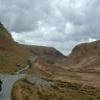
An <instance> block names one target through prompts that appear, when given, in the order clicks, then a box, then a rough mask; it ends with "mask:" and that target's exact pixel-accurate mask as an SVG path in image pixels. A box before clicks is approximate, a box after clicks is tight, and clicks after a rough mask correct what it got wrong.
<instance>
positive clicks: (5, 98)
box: [0, 75, 23, 100]
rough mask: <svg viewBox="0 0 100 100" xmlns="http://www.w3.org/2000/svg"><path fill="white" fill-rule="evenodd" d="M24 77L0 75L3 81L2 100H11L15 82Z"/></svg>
mask: <svg viewBox="0 0 100 100" xmlns="http://www.w3.org/2000/svg"><path fill="white" fill-rule="evenodd" d="M22 77H23V75H0V79H1V80H2V81H3V85H2V91H1V93H0V100H11V97H10V96H11V90H12V86H13V84H14V82H16V81H17V80H19V79H20V78H22Z"/></svg>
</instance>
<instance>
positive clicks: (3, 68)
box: [0, 23, 30, 73]
mask: <svg viewBox="0 0 100 100" xmlns="http://www.w3.org/2000/svg"><path fill="white" fill-rule="evenodd" d="M29 56H30V53H29V52H28V51H27V49H25V48H23V47H22V46H21V45H19V44H18V43H16V42H14V41H13V39H12V37H11V35H10V33H9V32H8V31H7V30H6V28H5V27H4V26H3V25H2V24H1V23H0V72H7V73H11V72H14V71H16V69H17V67H16V64H20V65H21V66H23V65H24V64H25V63H26V61H27V59H28V58H29Z"/></svg>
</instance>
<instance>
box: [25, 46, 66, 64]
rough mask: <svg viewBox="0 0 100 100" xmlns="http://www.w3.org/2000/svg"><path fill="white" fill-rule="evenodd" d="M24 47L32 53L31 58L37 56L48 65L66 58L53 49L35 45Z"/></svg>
mask: <svg viewBox="0 0 100 100" xmlns="http://www.w3.org/2000/svg"><path fill="white" fill-rule="evenodd" d="M24 47H25V48H27V49H28V50H29V51H30V52H31V53H32V55H33V56H37V57H39V58H41V59H42V60H44V61H46V62H48V63H50V64H53V63H55V62H56V61H58V60H59V59H64V58H66V56H64V55H63V54H62V53H60V52H59V51H58V50H56V49H55V48H53V47H45V46H36V45H24Z"/></svg>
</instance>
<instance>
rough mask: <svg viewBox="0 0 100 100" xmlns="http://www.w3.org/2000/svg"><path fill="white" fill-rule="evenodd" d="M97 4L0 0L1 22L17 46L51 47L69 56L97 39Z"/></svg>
mask: <svg viewBox="0 0 100 100" xmlns="http://www.w3.org/2000/svg"><path fill="white" fill-rule="evenodd" d="M99 11H100V0H12V1H11V0H0V20H1V21H2V23H4V24H5V26H6V27H7V28H8V29H9V31H11V32H12V35H13V37H14V39H15V40H16V41H18V42H20V43H25V44H37V45H47V46H54V47H55V48H57V49H58V50H60V51H62V52H63V53H64V54H65V52H66V54H68V52H70V51H71V49H72V48H73V47H74V46H75V45H76V44H78V43H81V42H87V41H89V39H91V40H95V39H100V28H99V26H100V13H99Z"/></svg>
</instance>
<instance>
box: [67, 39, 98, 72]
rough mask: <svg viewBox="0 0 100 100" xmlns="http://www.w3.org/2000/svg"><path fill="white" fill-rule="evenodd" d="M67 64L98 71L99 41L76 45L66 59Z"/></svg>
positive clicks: (85, 69)
mask: <svg viewBox="0 0 100 100" xmlns="http://www.w3.org/2000/svg"><path fill="white" fill-rule="evenodd" d="M67 65H68V66H70V67H73V68H75V66H76V69H77V68H79V69H80V70H84V71H85V72H86V71H90V72H91V71H93V72H95V71H97V72H98V71H99V70H100V69H99V66H100V41H99V40H98V41H95V42H91V43H83V44H80V45H77V46H76V47H75V48H74V49H73V50H72V53H71V54H70V55H69V57H68V59H67Z"/></svg>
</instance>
